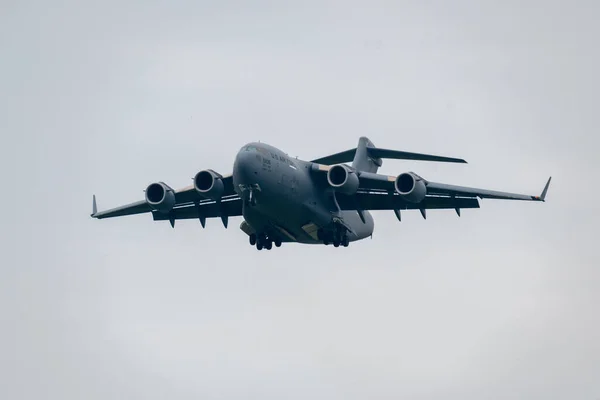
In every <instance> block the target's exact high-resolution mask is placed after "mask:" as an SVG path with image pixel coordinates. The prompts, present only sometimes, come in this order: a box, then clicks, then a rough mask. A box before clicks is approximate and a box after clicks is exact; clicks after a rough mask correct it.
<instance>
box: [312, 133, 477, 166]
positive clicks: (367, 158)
mask: <svg viewBox="0 0 600 400" xmlns="http://www.w3.org/2000/svg"><path fill="white" fill-rule="evenodd" d="M384 158H388V159H395V160H415V161H437V162H449V163H463V164H466V163H467V162H466V161H465V160H463V159H461V158H452V157H442V156H435V155H431V154H422V153H410V152H408V151H401V150H390V149H381V148H379V147H375V145H374V144H373V142H371V140H370V139H369V138H367V137H365V136H362V137H361V138H360V139H358V146H356V148H354V149H350V150H345V151H342V152H340V153H335V154H331V155H328V156H325V157H321V158H318V159H316V160H312V162H314V163H317V164H325V165H333V164H338V163H346V162H352V167H354V168H355V169H356V170H358V171H362V172H371V173H376V172H377V169H378V168H379V167H381V166H382V164H383V159H384Z"/></svg>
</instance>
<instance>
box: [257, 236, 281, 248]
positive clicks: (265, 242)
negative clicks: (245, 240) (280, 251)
mask: <svg viewBox="0 0 600 400" xmlns="http://www.w3.org/2000/svg"><path fill="white" fill-rule="evenodd" d="M249 241H250V245H251V246H256V249H257V250H262V249H267V250H271V249H272V248H273V244H275V247H281V240H280V239H279V238H270V237H268V236H267V235H266V234H264V233H259V234H258V235H257V234H256V233H252V234H250V237H249Z"/></svg>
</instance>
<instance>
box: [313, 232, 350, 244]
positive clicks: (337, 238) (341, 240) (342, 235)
mask: <svg viewBox="0 0 600 400" xmlns="http://www.w3.org/2000/svg"><path fill="white" fill-rule="evenodd" d="M317 237H318V238H319V239H320V240H322V241H323V244H324V245H325V246H328V245H330V244H333V247H340V245H342V246H344V247H348V245H349V244H350V239H349V238H348V233H347V231H345V230H340V229H336V230H335V231H333V232H331V231H325V230H322V229H319V230H318V231H317Z"/></svg>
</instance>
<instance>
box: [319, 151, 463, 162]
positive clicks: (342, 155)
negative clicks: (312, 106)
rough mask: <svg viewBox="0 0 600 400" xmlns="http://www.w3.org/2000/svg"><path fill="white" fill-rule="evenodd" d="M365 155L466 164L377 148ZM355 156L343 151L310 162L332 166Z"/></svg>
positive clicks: (453, 159)
mask: <svg viewBox="0 0 600 400" xmlns="http://www.w3.org/2000/svg"><path fill="white" fill-rule="evenodd" d="M367 154H368V155H369V157H371V158H372V159H379V158H387V159H394V160H415V161H437V162H448V163H461V164H466V163H467V162H466V161H465V160H463V159H462V158H453V157H443V156H436V155H431V154H421V153H411V152H408V151H400V150H390V149H380V148H378V147H367ZM355 155H356V148H354V149H350V150H345V151H342V152H339V153H335V154H331V155H328V156H325V157H321V158H317V159H315V160H312V162H314V163H317V164H324V165H334V164H341V163H347V162H351V161H353V160H354V156H355Z"/></svg>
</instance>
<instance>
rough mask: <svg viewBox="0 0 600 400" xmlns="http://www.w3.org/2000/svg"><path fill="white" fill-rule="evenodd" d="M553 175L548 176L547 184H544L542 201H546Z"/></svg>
mask: <svg viewBox="0 0 600 400" xmlns="http://www.w3.org/2000/svg"><path fill="white" fill-rule="evenodd" d="M551 180H552V177H550V178H548V182H546V186H544V190H542V194H541V195H540V200H541V201H546V193H548V188H549V187H550V181H551Z"/></svg>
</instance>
